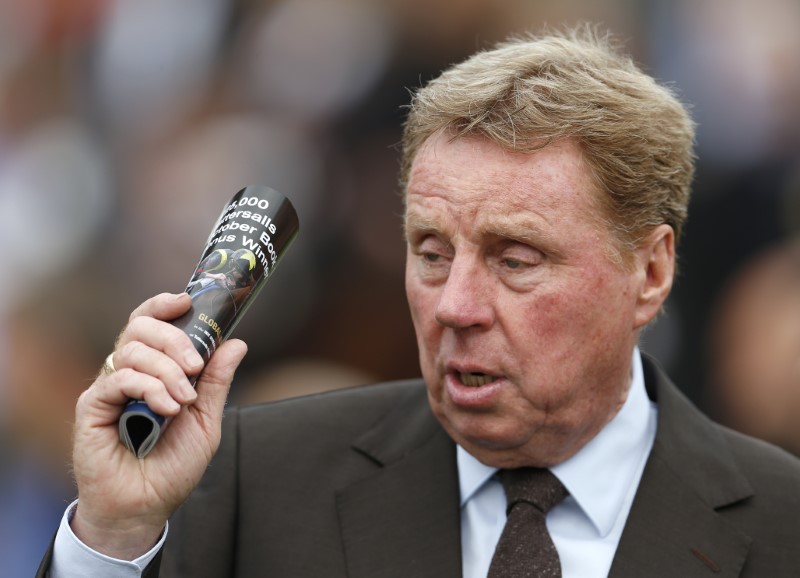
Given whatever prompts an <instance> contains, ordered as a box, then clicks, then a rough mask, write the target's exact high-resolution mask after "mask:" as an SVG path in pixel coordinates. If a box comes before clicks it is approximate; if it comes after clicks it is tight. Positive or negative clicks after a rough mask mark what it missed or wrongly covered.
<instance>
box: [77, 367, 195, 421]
mask: <svg viewBox="0 0 800 578" xmlns="http://www.w3.org/2000/svg"><path fill="white" fill-rule="evenodd" d="M130 399H142V400H144V401H145V402H147V405H148V406H150V409H152V410H153V411H155V412H156V413H158V414H160V415H164V416H171V415H175V414H176V413H178V411H180V408H181V406H180V404H179V403H178V402H177V401H176V400H175V399H174V398H173V396H172V395H170V393H169V391H168V390H167V387H166V386H165V385H164V383H163V382H162V381H161V380H160V379H158V378H156V377H153V376H152V375H148V374H146V373H141V372H138V371H135V370H133V369H130V368H127V367H126V368H123V369H120V370H118V371H116V372H114V373H113V374H111V375H107V376H103V377H101V378H99V379H98V380H97V381H95V382H94V384H93V385H92V387H90V388H89V389H87V390H86V391H85V392H83V394H81V397H80V399H79V400H78V410H79V412H80V411H81V410H83V411H86V412H92V410H94V409H99V410H100V411H102V412H103V413H104V414H105V415H107V416H108V418H109V419H116V418H118V417H119V414H120V413H121V412H122V408H123V406H124V405H125V404H126V403H127V402H128V400H130ZM108 412H111V413H108ZM112 413H113V414H114V415H111V414H112Z"/></svg>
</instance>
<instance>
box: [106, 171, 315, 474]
mask: <svg viewBox="0 0 800 578" xmlns="http://www.w3.org/2000/svg"><path fill="white" fill-rule="evenodd" d="M299 228H300V224H299V221H298V219H297V213H296V212H295V210H294V207H293V206H292V204H291V203H290V202H289V200H288V199H287V198H286V197H284V196H283V195H281V194H280V193H279V192H277V191H275V190H274V189H271V188H269V187H265V186H261V185H253V186H248V187H245V188H243V189H242V190H240V191H239V192H238V193H236V194H235V195H234V196H233V198H232V199H231V200H230V202H228V204H227V205H225V207H224V208H223V210H222V213H221V214H220V216H219V219H218V220H217V222H216V224H215V225H214V227H213V228H212V229H211V234H210V235H209V237H208V241H207V243H206V246H205V248H204V249H203V253H202V256H201V257H200V262H199V263H198V265H197V267H196V268H195V271H194V274H193V275H192V277H191V279H189V283H188V285H187V286H186V293H188V294H189V295H191V297H192V308H191V309H190V310H189V311H188V312H187V313H186V314H185V315H183V316H182V317H180V318H178V319H176V320H174V321H172V323H173V325H175V326H177V327H180V328H181V329H183V330H184V331H185V332H186V334H187V335H188V336H189V337H190V338H191V339H192V342H193V343H194V346H195V348H196V349H197V352H198V353H200V355H201V356H202V357H203V360H204V361H206V362H207V361H208V360H209V359H210V358H211V356H212V355H213V354H214V351H215V350H216V348H217V347H218V346H219V344H220V343H221V342H222V341H223V340H225V339H226V338H227V337H228V336H229V335H230V334H231V332H232V331H233V329H234V327H236V324H237V323H238V322H239V321H240V320H241V318H242V315H244V313H245V311H247V308H248V307H249V306H250V305H251V304H252V303H253V299H254V298H255V297H256V295H257V294H258V293H259V291H260V290H261V288H262V287H263V286H264V284H265V283H266V282H267V280H268V279H269V278H270V277H271V276H272V273H273V272H274V271H275V267H277V265H278V262H279V261H280V260H281V259H282V257H283V254H284V253H285V252H286V250H287V249H288V248H289V245H291V243H292V241H293V240H294V238H295V237H296V236H297V233H298V231H299ZM195 380H196V378H190V381H191V382H192V385H194V382H195ZM167 424H168V419H167V418H165V417H164V416H161V415H159V414H157V413H155V412H154V411H153V410H151V409H150V408H149V407H148V406H147V404H146V403H145V402H144V401H141V400H131V401H130V402H129V403H128V405H127V406H126V407H125V409H124V411H123V413H122V416H121V417H120V420H119V436H120V439H121V440H122V443H124V444H125V446H127V447H128V449H130V451H132V452H133V453H134V454H135V455H136V456H137V457H139V458H143V457H144V456H146V455H147V454H148V453H149V452H150V450H152V449H153V447H155V445H156V443H157V442H158V440H159V438H160V437H161V433H162V432H163V431H164V429H165V428H166V426H167Z"/></svg>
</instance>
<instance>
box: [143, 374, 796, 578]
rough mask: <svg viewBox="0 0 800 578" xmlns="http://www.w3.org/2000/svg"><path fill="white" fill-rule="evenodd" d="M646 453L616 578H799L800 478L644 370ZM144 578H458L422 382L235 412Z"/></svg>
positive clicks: (436, 434) (451, 504) (454, 505)
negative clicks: (649, 445)
mask: <svg viewBox="0 0 800 578" xmlns="http://www.w3.org/2000/svg"><path fill="white" fill-rule="evenodd" d="M645 381H646V383H647V386H648V393H649V395H650V396H651V398H654V399H657V401H658V406H659V419H658V429H657V433H656V441H655V445H654V447H653V451H652V453H651V455H650V458H649V460H648V463H647V465H646V468H645V471H644V474H643V477H642V481H641V484H640V486H639V489H638V492H637V494H636V498H635V500H634V503H633V507H632V509H631V512H630V515H629V518H628V521H627V524H626V526H625V529H624V532H623V534H622V538H621V541H620V544H619V548H618V550H617V553H616V556H615V558H614V562H613V565H612V568H611V573H610V576H612V577H615V578H623V577H630V578H634V577H635V578H657V577H660V576H664V577H667V576H668V577H681V578H691V577H698V578H699V577H709V578H710V577H712V576H718V577H733V576H742V577H744V576H748V577H759V578H779V577H788V576H800V465H798V464H799V463H800V462H798V461H797V460H796V459H795V458H793V457H791V456H789V455H788V454H786V453H785V452H782V451H781V450H778V449H776V448H774V447H772V446H769V445H768V444H765V443H762V442H758V441H755V440H753V439H750V438H746V437H745V436H742V435H739V434H736V433H733V432H731V431H729V430H727V429H724V428H722V427H720V426H718V425H716V424H714V423H712V422H711V421H710V420H708V419H707V418H706V417H705V416H703V415H702V414H701V413H699V412H698V411H697V409H695V408H694V407H693V406H692V405H691V404H690V403H689V401H688V400H686V399H685V398H684V397H683V395H681V394H680V393H679V392H678V390H677V389H676V388H675V387H674V386H673V385H672V384H671V383H670V382H669V380H668V378H667V377H666V376H665V375H664V374H663V373H661V372H660V370H658V369H657V368H656V366H655V365H654V364H653V363H652V362H650V361H648V360H645ZM224 429H225V432H224V435H223V442H222V444H223V445H222V447H221V448H220V451H219V452H218V454H217V456H216V457H215V458H214V460H213V462H212V465H211V466H210V467H209V470H208V472H207V475H206V476H205V477H204V479H203V481H202V482H201V485H200V486H199V487H198V488H197V490H196V491H195V492H194V493H193V494H192V496H191V497H190V499H189V500H188V501H187V503H186V504H185V505H184V506H183V507H182V508H181V509H180V510H179V511H178V512H177V513H176V515H175V517H174V519H173V521H172V522H171V524H172V526H171V528H170V534H169V537H168V539H167V545H166V547H165V552H164V556H163V561H160V560H159V559H157V560H155V561H154V563H153V564H151V566H150V567H149V568H148V570H147V572H146V573H145V576H147V577H148V578H153V577H155V576H158V575H159V574H158V572H159V562H161V576H162V578H163V577H173V576H181V577H184V576H185V577H192V578H195V577H198V578H202V577H209V578H220V577H228V576H230V577H234V576H235V577H250V576H268V577H270V578H276V577H286V578H289V577H291V578H298V577H300V578H302V577H325V578H336V577H348V578H390V577H397V578H425V577H431V578H446V577H454V578H455V577H458V576H461V553H460V521H459V498H458V473H457V469H456V461H455V446H454V444H453V442H452V441H451V440H450V439H449V438H448V436H447V435H446V434H445V432H444V431H443V430H442V428H441V427H440V426H439V424H438V422H437V421H436V419H435V418H434V417H433V415H432V413H431V411H430V409H429V406H428V403H427V397H426V391H425V387H424V384H423V383H422V381H419V380H415V381H405V382H395V383H388V384H381V385H375V386H369V387H364V388H359V389H352V390H346V391H339V392H336V393H333V394H323V395H320V396H314V397H311V398H302V399H296V400H289V401H285V402H280V403H276V404H270V405H262V406H254V407H249V408H245V409H241V410H238V411H232V412H231V413H230V414H229V415H228V416H227V417H226V418H225V420H224Z"/></svg>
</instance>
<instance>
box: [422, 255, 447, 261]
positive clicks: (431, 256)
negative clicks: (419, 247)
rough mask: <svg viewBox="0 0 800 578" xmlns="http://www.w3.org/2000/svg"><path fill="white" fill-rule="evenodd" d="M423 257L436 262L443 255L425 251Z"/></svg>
mask: <svg viewBox="0 0 800 578" xmlns="http://www.w3.org/2000/svg"><path fill="white" fill-rule="evenodd" d="M422 258H423V259H425V260H426V261H427V262H428V263H436V262H437V261H438V260H439V259H441V258H442V256H441V255H439V254H438V253H423V254H422Z"/></svg>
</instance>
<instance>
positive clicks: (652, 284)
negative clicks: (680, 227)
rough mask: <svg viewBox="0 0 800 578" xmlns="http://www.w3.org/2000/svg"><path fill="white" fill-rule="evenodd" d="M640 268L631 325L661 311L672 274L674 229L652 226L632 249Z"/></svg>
mask: <svg viewBox="0 0 800 578" xmlns="http://www.w3.org/2000/svg"><path fill="white" fill-rule="evenodd" d="M636 261H637V267H638V268H639V270H640V271H641V272H642V276H641V282H640V284H639V293H638V300H637V304H636V316H635V328H637V329H638V328H639V327H643V326H644V325H647V324H648V323H649V322H650V321H652V320H653V318H654V317H655V316H656V315H658V312H659V311H661V306H662V305H663V304H664V301H666V299H667V296H668V295H669V292H670V290H671V289H672V279H673V277H674V275H675V231H673V230H672V227H671V226H669V225H667V224H662V225H659V226H658V227H656V228H655V229H653V230H652V231H651V232H650V234H649V235H648V236H647V238H646V239H645V241H644V243H643V244H642V245H641V246H640V247H639V248H638V249H637V250H636Z"/></svg>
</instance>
